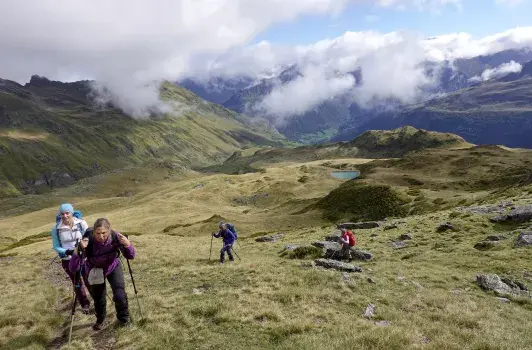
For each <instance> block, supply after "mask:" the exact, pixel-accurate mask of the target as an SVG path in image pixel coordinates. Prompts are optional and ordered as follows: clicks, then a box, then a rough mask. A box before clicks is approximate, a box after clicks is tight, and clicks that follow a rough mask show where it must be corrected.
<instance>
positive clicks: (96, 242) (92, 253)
mask: <svg viewBox="0 0 532 350" xmlns="http://www.w3.org/2000/svg"><path fill="white" fill-rule="evenodd" d="M89 242H90V243H89ZM79 245H80V247H78V249H76V251H75V252H74V254H73V255H72V259H71V260H70V266H69V267H70V271H72V272H76V271H77V270H78V269H79V266H80V259H82V257H81V256H80V255H81V254H82V255H83V257H85V258H86V261H85V263H84V268H83V269H84V271H83V275H84V278H85V281H86V283H87V285H88V286H89V291H90V294H91V296H92V298H93V300H94V309H95V311H96V323H95V324H94V326H93V327H92V328H93V329H94V330H100V329H102V327H103V322H104V320H105V316H106V314H107V299H106V284H105V279H107V281H108V282H109V284H110V285H111V289H112V290H113V301H114V303H115V310H116V317H117V319H118V322H119V324H120V325H122V326H127V325H129V323H130V318H129V308H128V300H127V294H126V287H125V283H124V273H123V270H122V264H121V263H120V260H119V259H118V252H119V251H120V252H121V253H122V254H123V255H124V257H125V258H126V259H133V258H134V257H135V248H134V247H133V245H132V244H131V242H130V241H129V240H128V239H127V238H126V236H124V235H122V234H121V233H120V232H117V231H114V230H111V224H110V223H109V221H108V220H107V219H105V218H100V219H98V220H96V222H95V223H94V226H93V227H92V228H89V229H88V230H87V231H86V233H85V235H84V237H83V240H82V241H81V242H80V244H79ZM80 252H81V253H80Z"/></svg>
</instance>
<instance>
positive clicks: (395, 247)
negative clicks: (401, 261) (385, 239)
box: [390, 241, 407, 249]
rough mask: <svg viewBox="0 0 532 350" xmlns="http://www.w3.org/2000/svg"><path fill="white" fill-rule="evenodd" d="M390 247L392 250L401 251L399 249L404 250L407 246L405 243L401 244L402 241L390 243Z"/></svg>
mask: <svg viewBox="0 0 532 350" xmlns="http://www.w3.org/2000/svg"><path fill="white" fill-rule="evenodd" d="M390 246H391V247H392V248H393V249H401V248H406V247H407V244H406V243H405V242H403V241H397V242H391V243H390Z"/></svg>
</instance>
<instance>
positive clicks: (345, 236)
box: [342, 230, 356, 247]
mask: <svg viewBox="0 0 532 350" xmlns="http://www.w3.org/2000/svg"><path fill="white" fill-rule="evenodd" d="M342 240H344V241H349V245H350V246H351V247H353V246H354V245H355V244H356V239H355V236H354V235H353V232H351V231H349V230H346V231H345V232H344V233H343V234H342Z"/></svg>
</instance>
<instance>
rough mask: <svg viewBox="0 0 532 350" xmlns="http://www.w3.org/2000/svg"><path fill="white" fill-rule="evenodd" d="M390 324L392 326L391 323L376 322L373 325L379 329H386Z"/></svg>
mask: <svg viewBox="0 0 532 350" xmlns="http://www.w3.org/2000/svg"><path fill="white" fill-rule="evenodd" d="M391 324H392V322H391V321H376V322H375V325H376V326H379V327H388V326H391Z"/></svg>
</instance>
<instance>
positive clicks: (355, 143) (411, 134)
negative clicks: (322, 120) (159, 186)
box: [203, 126, 473, 174]
mask: <svg viewBox="0 0 532 350" xmlns="http://www.w3.org/2000/svg"><path fill="white" fill-rule="evenodd" d="M471 146H473V145H472V144H470V143H467V142H466V141H465V140H464V139H462V138H461V137H458V136H456V135H452V134H446V133H436V132H430V131H426V130H418V129H416V128H413V127H410V126H406V127H401V128H398V129H395V130H391V131H382V130H370V131H366V132H365V133H364V134H362V135H360V136H359V137H357V138H356V139H354V140H352V141H350V142H338V143H328V144H321V145H312V146H301V147H296V148H275V149H269V148H264V149H260V150H258V151H257V152H255V153H254V154H252V155H243V154H240V153H238V152H237V153H236V154H234V155H233V156H231V157H230V158H229V159H227V160H226V161H225V162H224V163H223V164H220V165H214V166H209V167H206V168H204V169H203V170H204V171H214V172H224V173H228V174H237V173H238V172H251V171H256V170H257V168H260V167H261V166H263V165H265V164H269V163H280V162H286V161H293V162H305V161H307V162H308V161H314V160H319V159H338V158H354V157H356V158H387V157H401V156H403V155H405V154H407V153H409V152H413V151H417V150H422V149H429V148H430V149H433V148H467V147H471Z"/></svg>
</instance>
